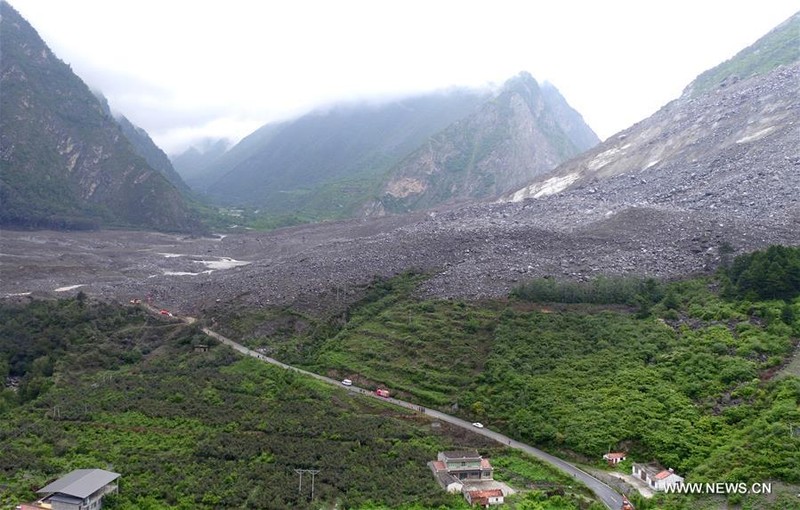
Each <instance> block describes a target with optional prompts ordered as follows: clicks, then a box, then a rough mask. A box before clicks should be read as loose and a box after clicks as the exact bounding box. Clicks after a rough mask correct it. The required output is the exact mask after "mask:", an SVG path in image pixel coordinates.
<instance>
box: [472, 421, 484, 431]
mask: <svg viewBox="0 0 800 510" xmlns="http://www.w3.org/2000/svg"><path fill="white" fill-rule="evenodd" d="M472 426H473V427H475V428H476V429H482V428H483V423H481V422H478V421H476V422H475V423H473V424H472Z"/></svg>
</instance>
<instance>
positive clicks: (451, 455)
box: [442, 450, 481, 460]
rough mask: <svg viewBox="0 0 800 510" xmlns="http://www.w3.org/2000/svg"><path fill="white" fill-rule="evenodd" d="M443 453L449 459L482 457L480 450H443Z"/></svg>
mask: <svg viewBox="0 0 800 510" xmlns="http://www.w3.org/2000/svg"><path fill="white" fill-rule="evenodd" d="M442 454H443V455H444V456H445V457H446V458H447V460H458V459H480V458H481V456H480V454H479V453H478V450H461V451H454V452H442Z"/></svg>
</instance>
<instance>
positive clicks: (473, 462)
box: [437, 450, 494, 480]
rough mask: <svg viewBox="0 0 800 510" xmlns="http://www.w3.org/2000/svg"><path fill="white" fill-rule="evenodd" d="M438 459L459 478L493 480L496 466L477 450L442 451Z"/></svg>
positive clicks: (448, 470)
mask: <svg viewBox="0 0 800 510" xmlns="http://www.w3.org/2000/svg"><path fill="white" fill-rule="evenodd" d="M437 460H438V461H439V462H441V463H442V465H443V466H444V468H445V469H446V470H447V472H448V473H450V474H451V475H453V476H455V477H456V478H458V479H459V480H492V479H493V477H494V468H493V467H492V465H491V464H490V463H489V461H488V460H487V459H484V458H483V457H481V456H480V454H478V452H477V450H466V451H453V452H440V453H439V455H438V457H437Z"/></svg>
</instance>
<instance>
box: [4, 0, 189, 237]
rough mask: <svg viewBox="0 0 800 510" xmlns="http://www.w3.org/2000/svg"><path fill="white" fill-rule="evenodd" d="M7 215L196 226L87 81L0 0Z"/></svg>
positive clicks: (12, 218)
mask: <svg viewBox="0 0 800 510" xmlns="http://www.w3.org/2000/svg"><path fill="white" fill-rule="evenodd" d="M0 14H1V15H2V18H1V19H0V51H1V52H2V53H0V59H2V65H1V67H2V71H1V72H2V74H0V87H2V91H3V93H2V96H1V98H0V108H1V109H2V112H3V114H2V116H1V117H0V128H1V129H0V162H2V173H0V204H1V205H2V207H1V208H0V223H2V224H4V225H12V226H22V227H48V228H63V227H66V228H91V227H95V226H97V225H119V226H135V227H145V228H153V229H159V230H197V229H198V228H199V227H198V224H197V222H196V221H195V220H194V219H193V217H192V215H191V213H190V211H189V209H188V208H187V206H186V205H185V203H184V201H183V198H182V197H181V195H180V193H179V192H178V190H176V188H175V187H174V186H173V185H172V184H170V183H169V182H168V181H167V180H166V179H165V178H164V177H163V176H162V175H161V174H160V173H159V172H158V171H156V170H153V169H152V168H151V167H150V166H149V165H148V164H147V162H146V161H145V160H144V159H143V158H142V157H140V156H139V155H138V154H137V153H136V151H135V149H134V148H133V147H132V146H131V144H130V143H129V142H128V140H127V139H126V138H125V136H124V135H123V134H122V131H121V129H120V126H119V125H118V124H117V122H116V121H115V120H114V119H113V118H111V117H110V116H109V115H108V113H107V111H106V110H105V109H104V107H103V105H102V104H101V102H100V101H98V99H97V98H96V97H95V96H94V94H92V92H91V91H90V90H89V88H88V87H87V86H86V85H85V84H84V83H83V82H82V81H81V80H80V78H78V77H77V76H75V74H74V73H73V72H72V70H71V69H70V67H69V66H68V65H66V64H65V63H64V62H62V61H61V60H59V59H58V58H57V57H56V56H55V55H53V53H52V52H51V51H50V49H49V48H48V47H47V46H46V45H45V43H44V42H43V41H42V39H41V38H40V37H39V35H38V34H37V33H36V31H35V30H34V29H33V28H32V27H31V26H30V25H29V24H28V23H27V22H26V21H25V20H24V19H23V18H22V17H21V16H20V15H19V14H18V13H17V12H16V11H15V10H14V9H13V8H12V7H11V6H10V5H9V4H8V3H7V2H5V1H2V2H0Z"/></svg>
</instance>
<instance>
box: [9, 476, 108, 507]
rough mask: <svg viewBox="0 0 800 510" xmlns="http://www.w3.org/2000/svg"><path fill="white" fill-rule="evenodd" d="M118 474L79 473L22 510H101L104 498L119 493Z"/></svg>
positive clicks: (54, 485)
mask: <svg viewBox="0 0 800 510" xmlns="http://www.w3.org/2000/svg"><path fill="white" fill-rule="evenodd" d="M119 477H120V475H119V474H118V473H112V472H111V471H106V470H104V469H76V470H75V471H72V472H70V473H68V474H67V475H65V476H63V477H61V478H59V479H58V480H56V481H55V482H53V483H50V484H48V485H46V486H44V487H42V488H41V489H39V490H38V491H36V493H37V494H43V497H42V499H40V500H38V501H36V502H35V503H26V504H23V505H20V508H22V510H40V509H48V510H97V509H99V508H102V506H103V496H105V495H106V494H115V493H117V492H118V491H119V486H118V485H117V478H119Z"/></svg>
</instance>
